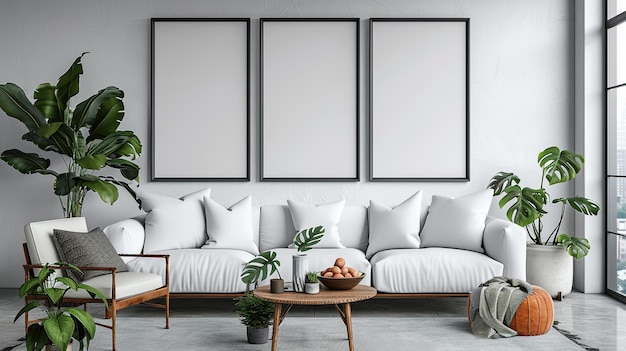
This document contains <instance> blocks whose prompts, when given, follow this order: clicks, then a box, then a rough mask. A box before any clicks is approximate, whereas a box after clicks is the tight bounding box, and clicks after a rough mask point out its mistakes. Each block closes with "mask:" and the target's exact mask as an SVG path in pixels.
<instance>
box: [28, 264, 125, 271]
mask: <svg viewBox="0 0 626 351" xmlns="http://www.w3.org/2000/svg"><path fill="white" fill-rule="evenodd" d="M22 266H23V267H24V270H29V269H41V268H43V267H44V265H42V264H25V265H22ZM76 267H77V268H78V269H80V270H81V271H110V272H111V273H115V271H116V270H117V268H115V267H79V266H76ZM48 268H51V269H67V267H61V266H56V265H48Z"/></svg>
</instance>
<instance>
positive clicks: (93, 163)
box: [76, 155, 107, 170]
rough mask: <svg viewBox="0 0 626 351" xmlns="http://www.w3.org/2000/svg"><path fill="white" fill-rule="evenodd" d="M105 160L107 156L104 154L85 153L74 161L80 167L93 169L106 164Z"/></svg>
mask: <svg viewBox="0 0 626 351" xmlns="http://www.w3.org/2000/svg"><path fill="white" fill-rule="evenodd" d="M106 162H107V158H106V156H104V155H87V156H85V157H83V158H81V159H80V160H77V161H76V163H78V164H79V165H80V166H81V167H82V168H84V169H93V170H99V169H101V168H102V167H104V166H105V165H106Z"/></svg>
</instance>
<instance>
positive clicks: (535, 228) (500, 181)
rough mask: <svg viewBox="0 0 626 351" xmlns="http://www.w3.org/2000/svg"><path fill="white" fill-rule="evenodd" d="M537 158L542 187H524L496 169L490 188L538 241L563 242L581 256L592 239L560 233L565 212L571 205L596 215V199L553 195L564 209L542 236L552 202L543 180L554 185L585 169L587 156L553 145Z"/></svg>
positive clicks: (517, 222)
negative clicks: (546, 235) (545, 219)
mask: <svg viewBox="0 0 626 351" xmlns="http://www.w3.org/2000/svg"><path fill="white" fill-rule="evenodd" d="M537 161H538V163H539V166H540V167H541V169H542V175H541V183H540V185H539V188H529V187H524V188H522V187H521V186H520V185H519V183H520V178H519V177H518V176H516V175H515V174H513V173H510V172H499V173H497V174H496V175H495V176H493V177H492V178H491V180H490V182H489V185H488V186H487V188H489V189H493V190H494V196H499V195H502V194H503V197H502V198H501V199H500V201H499V206H500V208H503V207H505V206H507V204H508V205H509V208H508V210H507V212H506V215H507V217H508V219H509V220H510V221H512V222H514V223H516V224H518V225H520V226H522V227H524V228H525V229H526V232H527V233H528V236H529V237H530V239H531V240H532V241H533V242H534V243H535V244H538V245H546V244H552V245H557V244H560V245H563V247H564V248H565V250H567V252H568V253H569V254H570V255H571V256H572V257H574V258H576V259H579V258H582V257H584V256H586V255H587V254H588V253H589V249H590V248H591V247H590V245H589V241H588V240H587V239H585V238H577V237H573V236H570V235H568V234H559V231H560V229H561V224H562V223H563V215H564V214H565V210H566V209H567V208H568V207H569V208H572V209H574V210H575V211H577V212H580V213H582V214H584V215H594V216H595V215H597V214H598V212H599V211H600V206H599V205H598V203H597V202H595V201H593V200H590V199H587V198H584V197H579V196H574V197H565V198H555V199H552V201H551V202H552V204H560V209H561V212H560V217H559V221H558V223H557V224H556V226H555V228H554V229H553V230H552V231H551V232H550V233H549V234H548V237H547V238H546V239H545V240H544V237H542V234H543V233H544V232H543V222H542V220H541V219H542V218H543V216H545V215H546V214H548V211H547V205H548V203H549V202H550V195H549V194H548V192H547V186H546V185H545V183H544V182H545V181H547V183H548V185H555V184H559V183H565V182H568V181H570V180H573V179H574V178H575V177H576V175H577V174H578V172H580V171H581V170H582V167H583V163H584V162H585V158H584V157H583V156H582V155H580V154H576V153H573V152H571V151H569V150H560V149H559V148H558V147H556V146H551V147H548V148H547V149H545V150H543V151H542V152H540V153H539V156H538V158H537Z"/></svg>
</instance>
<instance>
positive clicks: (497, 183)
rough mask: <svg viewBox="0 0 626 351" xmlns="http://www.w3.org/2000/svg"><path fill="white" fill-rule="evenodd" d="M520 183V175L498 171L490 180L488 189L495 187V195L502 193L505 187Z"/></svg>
mask: <svg viewBox="0 0 626 351" xmlns="http://www.w3.org/2000/svg"><path fill="white" fill-rule="evenodd" d="M515 184H519V177H518V176H516V175H515V174H513V173H509V172H498V173H497V174H496V175H495V176H493V177H492V178H491V180H490V181H489V185H487V189H493V196H498V195H500V194H502V192H503V191H504V189H506V188H508V187H510V186H512V185H515Z"/></svg>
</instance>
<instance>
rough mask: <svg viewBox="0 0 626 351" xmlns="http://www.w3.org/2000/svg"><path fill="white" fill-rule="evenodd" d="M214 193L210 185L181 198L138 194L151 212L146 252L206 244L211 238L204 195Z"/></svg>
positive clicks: (148, 216) (149, 214)
mask: <svg viewBox="0 0 626 351" xmlns="http://www.w3.org/2000/svg"><path fill="white" fill-rule="evenodd" d="M210 194H211V189H210V188H207V189H202V190H200V191H197V192H194V193H191V194H188V195H185V196H183V197H181V198H180V199H176V198H171V197H167V196H161V195H155V194H149V193H142V192H140V193H138V194H137V196H138V197H139V199H140V200H141V206H142V208H143V209H144V210H145V211H148V214H147V215H146V217H145V229H146V238H145V243H144V248H143V252H144V253H150V252H156V251H161V250H168V249H184V248H198V247H200V246H202V245H203V244H204V243H205V242H206V240H207V234H206V224H205V218H204V208H203V198H204V197H205V196H207V197H208V196H210Z"/></svg>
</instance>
